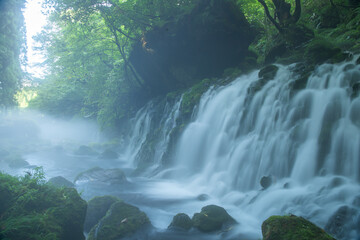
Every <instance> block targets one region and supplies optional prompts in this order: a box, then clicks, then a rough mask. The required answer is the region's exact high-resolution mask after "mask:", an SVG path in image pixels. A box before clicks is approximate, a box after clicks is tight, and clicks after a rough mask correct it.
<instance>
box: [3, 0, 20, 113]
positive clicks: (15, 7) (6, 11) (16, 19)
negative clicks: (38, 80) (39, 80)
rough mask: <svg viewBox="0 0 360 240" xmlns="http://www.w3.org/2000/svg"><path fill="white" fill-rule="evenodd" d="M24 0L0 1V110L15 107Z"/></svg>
mask: <svg viewBox="0 0 360 240" xmlns="http://www.w3.org/2000/svg"><path fill="white" fill-rule="evenodd" d="M24 5H25V0H6V1H0V23H1V24H0V108H3V107H7V106H12V105H15V98H14V95H15V93H16V92H17V90H18V88H19V85H20V81H21V78H22V70H21V67H20V64H21V61H25V46H26V44H25V28H24V19H23V15H22V9H23V8H24Z"/></svg>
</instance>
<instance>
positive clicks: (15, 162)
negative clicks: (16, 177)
mask: <svg viewBox="0 0 360 240" xmlns="http://www.w3.org/2000/svg"><path fill="white" fill-rule="evenodd" d="M4 162H6V163H7V164H8V165H9V167H11V168H23V167H26V166H29V163H28V162H27V161H26V160H25V159H24V158H23V157H21V156H20V155H17V154H15V155H11V154H10V155H8V156H6V157H5V158H4Z"/></svg>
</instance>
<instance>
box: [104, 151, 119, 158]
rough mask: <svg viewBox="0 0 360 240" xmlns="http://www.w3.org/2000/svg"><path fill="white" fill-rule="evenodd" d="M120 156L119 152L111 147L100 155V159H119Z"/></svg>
mask: <svg viewBox="0 0 360 240" xmlns="http://www.w3.org/2000/svg"><path fill="white" fill-rule="evenodd" d="M118 157H119V154H118V153H117V152H115V151H113V150H111V149H106V150H105V151H103V152H102V153H101V154H100V155H99V158H100V159H117V158H118Z"/></svg>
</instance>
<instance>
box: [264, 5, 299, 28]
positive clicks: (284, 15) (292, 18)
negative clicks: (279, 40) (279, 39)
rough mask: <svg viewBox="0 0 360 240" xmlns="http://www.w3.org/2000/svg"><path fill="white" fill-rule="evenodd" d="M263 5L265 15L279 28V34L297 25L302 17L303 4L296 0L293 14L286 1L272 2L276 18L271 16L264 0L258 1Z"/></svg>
mask: <svg viewBox="0 0 360 240" xmlns="http://www.w3.org/2000/svg"><path fill="white" fill-rule="evenodd" d="M258 2H259V3H261V5H263V7H264V10H265V14H266V16H267V17H268V18H269V20H270V21H271V23H272V24H274V26H275V27H276V28H277V30H278V31H279V32H283V31H284V27H288V26H289V25H290V24H295V23H296V22H297V21H298V20H299V19H300V16H301V2H300V0H295V11H294V14H291V12H290V10H291V4H290V3H287V2H285V0H272V3H273V4H274V6H275V11H274V17H272V16H271V14H270V11H269V8H268V6H267V4H266V3H265V1H264V0H258Z"/></svg>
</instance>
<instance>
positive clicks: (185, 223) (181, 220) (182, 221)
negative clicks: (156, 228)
mask: <svg viewBox="0 0 360 240" xmlns="http://www.w3.org/2000/svg"><path fill="white" fill-rule="evenodd" d="M192 226H193V222H192V220H191V218H190V217H189V216H188V215H187V214H185V213H178V214H176V215H175V216H174V217H173V220H172V222H171V224H170V225H169V227H168V228H169V229H173V228H174V229H181V230H185V231H188V230H189V229H190V228H191V227H192Z"/></svg>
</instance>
